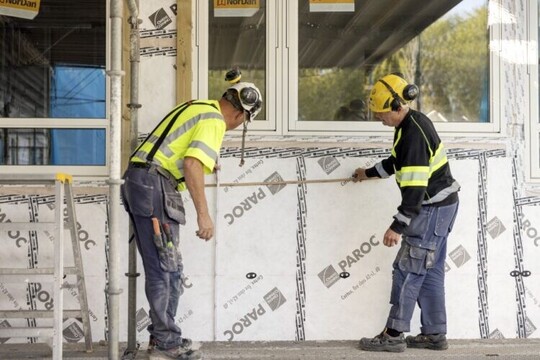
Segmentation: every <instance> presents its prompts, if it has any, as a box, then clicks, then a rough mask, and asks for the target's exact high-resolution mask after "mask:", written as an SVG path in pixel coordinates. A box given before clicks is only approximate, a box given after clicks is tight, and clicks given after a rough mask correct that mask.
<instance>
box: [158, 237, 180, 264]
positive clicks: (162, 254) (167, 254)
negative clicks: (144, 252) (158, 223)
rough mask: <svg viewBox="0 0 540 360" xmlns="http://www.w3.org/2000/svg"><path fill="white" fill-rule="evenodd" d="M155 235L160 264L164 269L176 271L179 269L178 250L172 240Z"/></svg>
mask: <svg viewBox="0 0 540 360" xmlns="http://www.w3.org/2000/svg"><path fill="white" fill-rule="evenodd" d="M163 236H164V235H162V237H161V238H157V237H154V244H155V245H156V248H157V251H158V255H159V264H160V266H161V269H163V271H167V272H175V271H178V261H179V259H178V251H177V249H176V246H175V245H174V243H173V242H172V241H167V240H166V239H164V238H163Z"/></svg>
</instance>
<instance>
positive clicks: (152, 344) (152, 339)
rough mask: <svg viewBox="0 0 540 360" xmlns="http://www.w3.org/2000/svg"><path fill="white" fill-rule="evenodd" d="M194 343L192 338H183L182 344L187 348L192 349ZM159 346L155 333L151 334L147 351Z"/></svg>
mask: <svg viewBox="0 0 540 360" xmlns="http://www.w3.org/2000/svg"><path fill="white" fill-rule="evenodd" d="M192 345H193V342H192V341H191V339H188V338H182V344H181V345H180V346H181V347H183V348H184V349H186V350H191V346H192ZM157 346H158V341H157V340H156V338H155V337H154V335H150V340H148V347H147V348H146V351H148V352H152V351H153V350H154V349H155V348H156V347H157Z"/></svg>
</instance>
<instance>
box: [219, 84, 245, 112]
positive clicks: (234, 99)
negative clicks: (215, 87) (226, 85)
mask: <svg viewBox="0 0 540 360" xmlns="http://www.w3.org/2000/svg"><path fill="white" fill-rule="evenodd" d="M223 97H224V98H225V100H227V101H228V102H230V103H231V105H232V106H233V107H234V108H235V109H236V110H238V111H245V110H244V108H243V107H242V104H241V103H240V99H239V98H238V92H237V91H236V90H233V89H228V90H227V91H225V93H224V94H223Z"/></svg>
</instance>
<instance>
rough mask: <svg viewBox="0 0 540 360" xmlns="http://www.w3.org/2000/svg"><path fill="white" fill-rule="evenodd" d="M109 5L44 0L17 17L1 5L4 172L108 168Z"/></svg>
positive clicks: (94, 0)
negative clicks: (106, 70)
mask: <svg viewBox="0 0 540 360" xmlns="http://www.w3.org/2000/svg"><path fill="white" fill-rule="evenodd" d="M38 4H39V2H38ZM106 5H107V4H106V1H105V0H78V1H68V0H50V1H41V4H40V6H38V9H37V11H36V13H35V14H33V16H24V15H20V14H19V15H15V16H14V14H13V13H10V12H9V6H8V5H0V165H3V167H4V168H5V169H6V171H10V172H21V173H35V172H40V173H43V172H57V171H67V172H70V173H72V174H74V175H82V176H95V175H106V174H107V169H106V165H107V157H106V153H107V143H108V141H107V134H108V131H107V130H108V121H107V100H106V99H107V96H106V94H107V91H106V88H107V86H106V74H105V68H106V20H107V15H106ZM80 14H84V17H82V18H81V16H80ZM20 165H25V166H24V167H22V166H20ZM34 165H35V166H34ZM66 166H69V169H68V170H66V168H65V167H66Z"/></svg>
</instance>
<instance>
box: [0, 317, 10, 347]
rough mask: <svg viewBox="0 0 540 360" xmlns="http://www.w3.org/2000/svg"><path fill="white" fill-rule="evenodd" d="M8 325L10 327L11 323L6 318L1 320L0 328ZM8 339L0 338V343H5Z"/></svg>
mask: <svg viewBox="0 0 540 360" xmlns="http://www.w3.org/2000/svg"><path fill="white" fill-rule="evenodd" d="M10 327H11V324H10V323H9V322H8V321H7V320H3V321H1V322H0V329H1V328H10ZM9 339H10V338H0V344H3V343H5V342H6V341H8V340H9Z"/></svg>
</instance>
